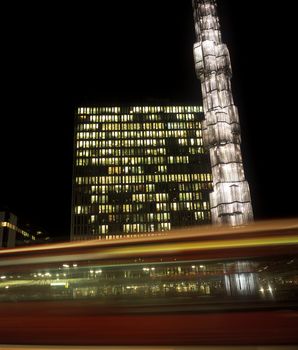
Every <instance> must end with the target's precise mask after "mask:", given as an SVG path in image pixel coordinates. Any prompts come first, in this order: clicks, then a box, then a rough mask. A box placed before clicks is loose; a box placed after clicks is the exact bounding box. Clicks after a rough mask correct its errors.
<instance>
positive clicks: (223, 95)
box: [193, 0, 253, 226]
mask: <svg viewBox="0 0 298 350" xmlns="http://www.w3.org/2000/svg"><path fill="white" fill-rule="evenodd" d="M193 9H194V20H195V29H196V39H197V42H196V43H195V44H194V58H195V67H196V72H197V76H198V78H199V80H200V81H201V89H202V97H203V108H204V113H205V120H204V121H203V123H202V124H203V139H204V146H206V148H207V149H208V150H209V152H210V160H211V166H212V176H213V188H214V191H213V192H212V193H211V194H210V205H211V213H212V222H213V223H215V224H229V225H233V226H234V225H242V224H246V223H248V222H249V221H251V220H252V219H253V212H252V206H251V199H250V191H249V186H248V183H247V181H246V180H245V175H244V170H243V163H242V156H241V149H240V143H241V138H240V125H239V117H238V110H237V107H236V106H235V105H234V101H233V95H232V88H231V77H232V69H231V62H230V55H229V50H228V48H227V46H226V45H225V44H224V43H223V42H222V38H221V31H220V24H219V19H218V15H217V6H216V1H215V0H193Z"/></svg>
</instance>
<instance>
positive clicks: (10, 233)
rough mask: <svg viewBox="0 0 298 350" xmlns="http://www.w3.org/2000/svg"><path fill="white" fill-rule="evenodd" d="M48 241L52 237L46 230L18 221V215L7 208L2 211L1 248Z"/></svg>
mask: <svg viewBox="0 0 298 350" xmlns="http://www.w3.org/2000/svg"><path fill="white" fill-rule="evenodd" d="M48 242H51V239H50V236H49V235H48V234H47V233H46V232H45V231H43V230H40V229H39V228H37V227H34V226H32V225H30V224H22V223H18V218H17V216H16V215H15V214H13V213H11V212H9V211H7V210H6V211H0V248H1V247H2V248H14V247H17V246H24V245H29V244H41V243H48Z"/></svg>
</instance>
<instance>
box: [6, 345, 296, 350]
mask: <svg viewBox="0 0 298 350" xmlns="http://www.w3.org/2000/svg"><path fill="white" fill-rule="evenodd" d="M0 349H3V350H70V349H71V350H297V346H287V345H283V346H233V347H232V348H231V347H230V346H174V347H172V346H170V347H169V346H150V347H148V346H138V347H135V346H129V347H128V346H108V347H106V346H83V347H82V346H71V347H70V346H31V345H28V346H26V345H25V346H17V345H4V346H3V345H2V346H1V345H0Z"/></svg>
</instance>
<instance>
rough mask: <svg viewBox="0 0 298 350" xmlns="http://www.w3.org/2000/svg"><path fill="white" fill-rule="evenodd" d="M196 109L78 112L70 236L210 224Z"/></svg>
mask: <svg viewBox="0 0 298 350" xmlns="http://www.w3.org/2000/svg"><path fill="white" fill-rule="evenodd" d="M202 120H203V113H202V107H200V106H193V105H192V106H182V105H180V106H169V105H168V106H156V105H155V106H130V107H123V106H122V107H80V108H78V110H77V113H76V116H75V137H74V168H73V191H72V213H71V239H72V240H81V239H92V238H106V239H110V238H117V237H120V236H123V235H127V236H130V235H139V234H143V233H149V232H154V231H166V230H170V229H172V228H175V227H182V226H187V225H198V224H207V223H210V220H211V215H210V204H209V193H210V192H211V191H212V177H211V167H210V161H209V154H208V153H206V151H205V150H204V148H203V142H202V125H201V122H202Z"/></svg>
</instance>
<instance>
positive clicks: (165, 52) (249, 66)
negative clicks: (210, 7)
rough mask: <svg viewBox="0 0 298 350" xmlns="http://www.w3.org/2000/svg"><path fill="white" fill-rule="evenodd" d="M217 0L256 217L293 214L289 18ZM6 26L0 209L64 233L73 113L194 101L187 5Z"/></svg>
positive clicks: (32, 8)
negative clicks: (94, 107) (94, 106)
mask: <svg viewBox="0 0 298 350" xmlns="http://www.w3.org/2000/svg"><path fill="white" fill-rule="evenodd" d="M218 2H219V12H220V16H221V24H222V31H223V38H224V41H225V42H226V43H227V44H228V47H229V49H230V53H231V59H232V66H233V75H234V76H233V80H232V86H233V91H234V99H235V104H236V105H237V106H238V107H239V112H240V122H241V130H242V152H243V158H244V166H245V171H246V176H247V178H248V181H249V183H250V187H251V193H252V202H253V207H254V213H255V217H256V218H257V219H267V218H274V217H293V216H298V215H297V214H298V209H297V208H298V205H297V202H296V198H297V195H298V194H297V180H298V179H297V178H298V176H297V170H295V166H296V162H297V141H296V140H297V135H296V133H297V132H296V127H295V124H296V119H297V112H296V108H295V107H296V101H297V97H296V94H297V88H296V87H294V85H295V84H294V82H295V81H296V80H297V73H296V66H297V62H296V60H297V58H296V57H297V55H296V54H295V46H293V45H296V38H295V32H294V29H295V18H294V14H293V12H292V11H291V9H290V8H289V6H288V5H286V4H280V5H279V7H276V6H271V7H266V6H269V4H272V2H269V1H262V2H261V4H259V2H248V1H239V0H218ZM285 3H287V2H285ZM2 17H3V18H2V27H3V28H2V43H1V48H2V50H1V51H2V55H1V56H2V57H1V58H2V64H1V79H0V81H1V85H2V93H1V119H0V130H1V137H0V147H1V148H0V149H1V163H0V164H1V171H0V174H1V175H0V176H1V178H0V180H1V181H0V206H2V207H3V206H6V207H8V208H10V209H11V210H12V211H14V212H15V213H16V214H17V215H19V216H21V217H23V218H25V219H26V220H28V221H29V222H31V223H34V224H37V225H40V226H41V227H43V228H44V229H46V230H48V232H50V233H51V234H53V235H56V236H65V235H67V234H68V232H69V225H70V205H71V178H72V146H73V118H74V110H75V107H76V106H78V105H81V104H87V103H98V104H105V103H114V104H121V103H136V102H138V101H139V102H143V101H146V100H148V99H165V100H169V101H171V102H173V103H175V102H177V103H200V101H201V93H200V83H199V81H198V80H197V79H196V77H195V71H194V64H193V56H192V45H193V42H194V25H193V18H192V8H191V0H177V1H172V0H150V1H132V0H126V1H120V0H119V1H117V0H116V1H96V2H95V1H93V2H88V1H77V2H70V3H69V5H64V6H62V5H61V1H60V2H59V3H58V2H57V3H55V2H53V1H51V2H44V1H43V2H40V4H39V5H36V4H34V5H33V3H32V5H30V4H29V3H28V2H26V3H22V4H19V5H16V4H12V3H11V4H10V5H8V6H7V7H6V9H3V11H2ZM296 46H297V45H296Z"/></svg>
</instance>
